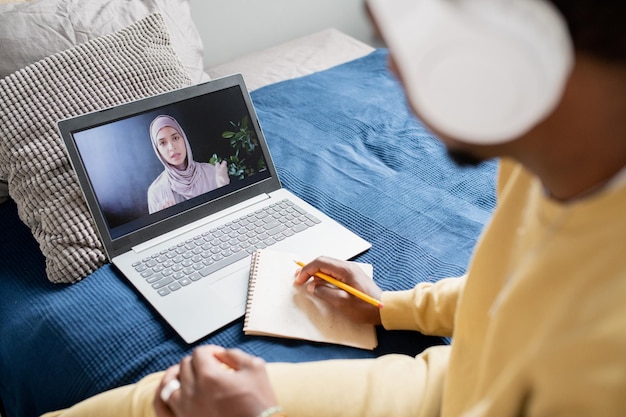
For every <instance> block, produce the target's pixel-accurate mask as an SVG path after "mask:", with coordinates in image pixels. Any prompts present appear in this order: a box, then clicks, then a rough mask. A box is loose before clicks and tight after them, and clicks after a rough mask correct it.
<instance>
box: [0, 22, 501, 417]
mask: <svg viewBox="0 0 626 417" xmlns="http://www.w3.org/2000/svg"><path fill="white" fill-rule="evenodd" d="M386 63H387V51H386V50H385V49H373V48H371V47H369V46H368V45H365V44H363V43H361V42H358V41H356V40H354V39H352V38H350V37H349V36H347V35H344V34H343V33H341V32H339V31H336V30H333V29H331V30H327V31H323V32H320V33H316V34H313V35H311V36H307V37H304V38H300V39H297V40H294V41H292V42H289V43H287V44H284V45H281V46H278V47H275V48H271V49H269V50H266V51H261V52H258V53H254V54H251V55H248V56H246V57H242V58H241V59H238V60H235V61H233V62H230V63H227V64H223V65H220V66H217V67H215V68H210V69H207V70H206V73H207V74H208V75H209V76H210V77H212V78H216V77H219V76H222V75H226V74H229V73H232V72H242V73H243V75H244V78H245V79H246V82H247V84H248V86H249V87H250V89H251V90H253V91H252V99H253V102H254V104H255V107H256V109H257V113H258V117H259V120H260V123H261V125H262V127H263V130H264V133H265V136H266V138H267V142H268V144H269V147H270V151H271V153H272V155H273V157H274V159H275V161H276V165H277V170H278V174H279V176H280V178H281V181H282V183H283V185H284V186H285V187H286V188H287V189H289V190H291V191H292V192H294V193H295V194H297V195H298V196H300V197H301V198H303V199H304V200H306V201H307V202H309V203H310V204H312V205H313V206H315V207H317V208H318V209H320V210H322V211H323V212H325V213H327V214H328V215H330V216H331V217H333V218H334V219H336V220H337V221H339V222H340V223H342V224H343V225H345V226H346V227H348V228H349V229H351V230H353V231H354V232H356V233H357V234H359V235H360V236H362V237H363V238H365V239H366V240H368V241H369V242H371V243H372V248H371V249H370V250H368V251H367V252H365V253H363V254H361V255H360V256H358V257H357V258H356V260H358V261H361V262H368V263H372V264H373V265H374V271H375V272H374V277H375V280H376V282H377V283H378V284H379V285H380V286H381V287H382V288H383V289H387V290H398V289H408V288H411V287H412V286H414V285H415V284H416V283H418V282H424V281H435V280H438V279H440V278H442V277H447V276H458V275H461V274H463V272H464V271H465V268H466V266H467V263H468V261H469V259H470V256H471V251H472V248H473V246H474V244H475V241H476V239H477V238H478V236H479V234H480V232H481V230H482V228H483V225H484V223H485V222H486V221H487V219H488V217H489V215H490V213H491V210H492V209H493V207H494V205H495V195H494V189H495V171H496V164H495V163H493V162H489V163H484V164H482V165H481V166H479V167H476V168H471V169H470V168H463V169H460V168H457V167H455V166H454V165H453V164H452V163H451V162H449V161H448V160H447V158H446V152H445V149H444V148H443V146H442V145H441V144H440V143H439V142H438V141H437V140H436V139H435V138H434V137H433V136H432V135H431V134H430V133H429V132H428V131H427V130H426V129H425V128H424V127H423V126H422V125H421V124H420V122H419V121H418V120H416V119H414V118H413V117H412V116H411V113H410V111H409V109H408V108H407V106H406V103H405V100H404V97H403V94H402V91H401V88H400V86H399V85H398V83H397V82H396V80H395V79H394V78H393V76H392V75H391V74H390V73H389V71H388V70H387V65H386ZM10 184H11V183H10V182H9V193H11V188H10ZM0 230H1V231H2V232H1V234H0V339H1V341H2V342H1V344H0V400H1V402H2V404H3V408H4V409H3V410H2V415H3V416H4V417H18V416H19V417H29V416H35V415H38V414H40V413H42V412H45V411H49V410H53V409H59V408H64V407H67V406H70V405H72V404H73V403H75V402H77V401H80V400H81V399H84V398H87V397H89V396H92V395H94V394H96V393H98V392H101V391H103V390H107V389H110V388H113V387H117V386H120V385H123V384H128V383H132V382H135V381H137V380H138V379H140V378H141V377H143V376H145V375H146V374H149V373H151V372H155V371H159V370H162V369H164V368H166V367H167V366H169V365H171V364H173V363H176V362H178V361H179V360H180V358H181V357H183V356H184V355H186V354H188V353H190V351H191V350H192V349H193V347H194V346H195V345H187V344H185V343H184V342H183V341H182V340H181V339H180V338H179V337H178V336H177V335H176V334H175V333H174V332H173V331H172V330H171V329H170V328H169V327H168V325H167V324H166V323H165V322H164V321H163V320H162V319H161V318H160V317H159V316H158V315H157V314H156V313H155V312H154V311H152V310H151V308H150V307H149V306H148V305H147V304H146V303H145V302H144V301H143V300H142V299H141V297H140V296H139V295H138V294H137V293H136V292H135V291H134V290H133V289H132V288H131V287H130V286H129V285H128V284H127V283H126V282H125V280H124V278H123V277H122V276H121V275H120V274H118V272H117V271H116V270H115V269H114V268H113V267H112V266H111V265H109V264H106V263H104V264H103V265H101V266H99V267H98V268H96V269H95V270H94V271H93V272H91V273H90V274H89V275H88V276H87V277H85V278H84V279H81V280H80V281H78V282H76V283H73V284H54V283H51V282H50V281H49V280H47V279H46V262H45V257H44V255H42V251H41V250H40V245H39V243H38V241H37V240H35V238H34V237H33V234H32V233H31V230H30V229H29V228H28V227H27V226H26V225H25V224H24V222H23V221H22V219H21V218H20V216H19V215H18V204H17V203H16V202H15V201H13V199H9V200H8V201H6V202H4V203H2V204H0ZM242 326H243V323H242V320H241V319H240V320H237V321H235V322H233V323H231V324H230V325H228V326H226V327H225V328H223V329H221V330H219V331H217V332H216V333H214V334H212V335H210V336H208V337H207V338H205V339H203V340H201V341H200V342H198V343H197V344H196V345H198V344H219V345H222V346H226V347H239V348H241V349H243V350H244V351H246V352H249V353H252V354H255V355H259V356H261V357H263V358H264V359H266V360H267V361H270V362H272V361H289V362H299V361H315V360H323V359H329V358H369V357H376V356H379V355H383V354H386V353H390V352H398V353H405V354H409V355H415V354H417V353H419V352H420V351H422V350H423V349H424V348H426V347H428V346H431V345H435V344H442V343H448V342H449V341H448V340H445V339H442V338H438V337H428V336H424V335H421V334H417V333H412V332H401V331H394V332H391V331H385V330H383V329H377V333H378V338H379V346H378V347H377V348H376V349H375V350H374V351H368V350H360V349H354V348H348V347H343V346H335V345H324V344H317V343H309V342H304V341H296V340H287V339H277V338H269V337H255V336H245V335H244V334H243V331H242Z"/></svg>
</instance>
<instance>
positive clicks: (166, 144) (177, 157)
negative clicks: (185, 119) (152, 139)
mask: <svg viewBox="0 0 626 417" xmlns="http://www.w3.org/2000/svg"><path fill="white" fill-rule="evenodd" d="M157 149H158V150H159V153H160V154H161V156H162V157H163V159H165V161H167V163H168V164H170V165H172V166H174V167H176V168H178V169H181V170H182V169H185V168H186V167H187V146H186V145H185V139H183V137H182V135H181V134H180V133H178V131H177V130H176V129H174V128H172V127H169V126H166V127H164V128H163V129H161V130H159V132H158V133H157Z"/></svg>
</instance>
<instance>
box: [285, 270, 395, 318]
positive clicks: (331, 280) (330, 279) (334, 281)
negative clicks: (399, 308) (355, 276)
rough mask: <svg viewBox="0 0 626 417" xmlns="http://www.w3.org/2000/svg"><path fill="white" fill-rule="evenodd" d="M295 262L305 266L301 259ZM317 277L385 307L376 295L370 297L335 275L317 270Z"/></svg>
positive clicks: (380, 306) (367, 301)
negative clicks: (334, 276)
mask: <svg viewBox="0 0 626 417" xmlns="http://www.w3.org/2000/svg"><path fill="white" fill-rule="evenodd" d="M294 262H295V263H296V264H298V266H300V267H304V265H305V264H304V262H300V261H296V260H294ZM313 275H315V276H316V277H318V278H321V279H323V280H324V281H326V282H328V283H331V284H333V285H334V286H335V287H338V288H341V289H342V290H344V291H346V292H347V293H350V294H352V295H354V296H355V297H357V298H360V299H361V300H363V301H365V302H366V303H370V304H372V305H375V306H376V307H378V308H383V303H381V302H380V301H379V300H377V299H375V298H374V297H370V296H369V295H367V294H365V293H364V292H362V291H359V290H357V289H356V288H354V287H351V286H349V285H348V284H346V283H345V282H341V281H339V280H337V279H335V278H333V277H331V276H330V275H326V274H324V273H322V272H316V273H315V274H313Z"/></svg>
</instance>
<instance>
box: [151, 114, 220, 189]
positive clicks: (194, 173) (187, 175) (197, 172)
mask: <svg viewBox="0 0 626 417" xmlns="http://www.w3.org/2000/svg"><path fill="white" fill-rule="evenodd" d="M164 127H171V128H172V129H174V130H176V131H177V132H178V133H179V134H180V136H181V137H182V138H183V140H184V141H185V147H186V149H187V167H186V168H185V169H184V170H179V169H177V168H176V167H174V166H173V165H170V164H169V163H168V162H167V161H166V160H165V159H163V156H162V155H161V153H160V152H159V149H158V143H157V140H158V133H159V131H160V130H161V129H163V128H164ZM150 138H151V139H152V148H153V149H154V152H155V153H156V155H157V157H158V158H159V161H161V163H162V164H163V166H164V167H165V174H166V175H167V178H168V180H169V183H170V187H171V188H172V191H174V192H176V193H178V194H180V195H182V196H183V197H184V198H185V199H190V198H192V197H195V196H197V195H199V194H202V193H204V192H207V191H209V190H212V189H214V188H215V186H216V184H215V179H212V178H211V176H209V175H207V174H208V173H207V167H205V166H203V165H208V164H200V163H198V162H196V161H194V160H193V154H192V152H191V146H189V141H188V140H187V135H185V132H184V131H183V129H182V128H181V127H180V125H179V124H178V122H177V121H176V119H174V118H173V117H171V116H164V115H162V116H157V117H156V118H155V119H154V120H153V121H152V123H151V124H150Z"/></svg>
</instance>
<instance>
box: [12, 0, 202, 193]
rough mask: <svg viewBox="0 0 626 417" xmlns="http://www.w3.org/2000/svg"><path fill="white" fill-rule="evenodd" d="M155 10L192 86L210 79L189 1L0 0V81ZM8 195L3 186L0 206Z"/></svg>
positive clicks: (118, 28) (113, 30)
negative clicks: (204, 68) (162, 21)
mask: <svg viewBox="0 0 626 417" xmlns="http://www.w3.org/2000/svg"><path fill="white" fill-rule="evenodd" d="M154 12H159V13H161V14H162V15H163V16H164V18H165V21H166V23H167V26H168V29H169V32H170V34H171V35H170V36H171V41H172V46H173V47H174V50H176V52H177V54H178V56H179V57H180V59H181V60H182V62H183V64H184V66H185V68H186V69H187V71H188V72H189V74H190V75H191V78H192V80H193V82H194V83H198V82H200V81H205V80H208V79H209V77H208V75H206V74H205V73H204V70H203V47H202V40H201V39H200V35H199V33H198V31H197V29H196V26H195V25H194V23H193V21H192V19H191V10H190V6H189V1H188V0H89V1H74V0H0V45H1V46H2V47H1V49H2V59H0V78H2V77H6V76H7V75H9V74H12V73H13V72H15V71H17V70H19V69H21V68H24V67H25V66H27V65H30V64H32V63H33V62H36V61H39V60H40V59H43V58H45V57H47V56H50V55H52V54H54V53H57V52H61V51H64V50H66V49H68V48H71V47H72V46H76V45H78V44H80V43H83V42H86V41H88V40H91V39H94V38H97V37H100V36H103V35H107V34H109V33H113V32H115V31H117V30H120V29H122V28H124V27H126V26H128V25H130V24H131V23H133V22H136V21H137V20H139V19H141V18H144V17H146V16H147V15H149V14H151V13H154ZM1 180H6V178H4V177H2V176H0V181H1ZM7 195H8V194H7V192H6V190H5V189H3V188H2V186H1V185H0V203H1V202H2V201H4V199H5V197H6V196H7Z"/></svg>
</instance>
